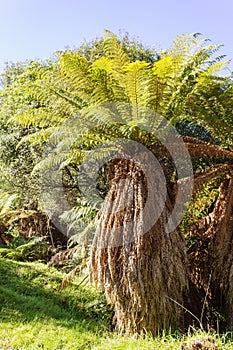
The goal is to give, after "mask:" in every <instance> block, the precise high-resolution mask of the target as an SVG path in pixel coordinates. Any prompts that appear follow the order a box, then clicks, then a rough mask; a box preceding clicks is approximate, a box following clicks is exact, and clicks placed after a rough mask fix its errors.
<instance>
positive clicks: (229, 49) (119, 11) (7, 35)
mask: <svg viewBox="0 0 233 350" xmlns="http://www.w3.org/2000/svg"><path fill="white" fill-rule="evenodd" d="M232 14H233V1H232V0H221V1H216V0H215V1H213V0H202V1H201V0H174V1H173V0H168V1H166V0H164V1H163V0H159V1H157V0H154V1H153V0H141V1H138V0H115V1H114V0H97V1H94V0H82V1H80V0H0V70H2V69H3V66H4V62H6V61H12V62H17V61H22V60H26V59H34V58H41V59H44V58H49V57H50V56H51V55H52V53H53V52H54V51H57V50H63V49H65V48H66V47H67V46H69V47H71V48H73V47H78V46H79V44H80V43H81V41H83V40H84V39H87V40H90V39H93V38H95V37H97V36H101V35H102V34H103V30H104V29H105V28H106V29H109V30H111V31H113V32H115V33H118V32H119V30H120V29H121V30H125V31H127V32H129V34H130V35H131V36H133V37H139V39H141V41H142V42H144V43H145V44H146V45H149V46H152V47H154V48H156V49H160V48H162V49H166V48H167V47H169V46H170V45H171V43H172V41H173V40H174V39H175V37H176V35H178V34H181V33H193V32H201V33H202V34H203V36H204V37H207V38H209V39H211V41H212V42H213V43H215V44H219V43H223V44H224V48H223V49H222V50H221V53H223V54H226V55H227V58H229V59H232V60H233V25H232V23H233V21H232V16H233V15H232ZM230 69H231V70H233V62H232V63H231V64H230Z"/></svg>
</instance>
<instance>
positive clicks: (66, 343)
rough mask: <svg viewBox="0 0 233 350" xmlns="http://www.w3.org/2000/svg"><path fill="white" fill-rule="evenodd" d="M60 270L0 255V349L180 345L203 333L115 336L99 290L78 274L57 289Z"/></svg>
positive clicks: (221, 344)
mask: <svg viewBox="0 0 233 350" xmlns="http://www.w3.org/2000/svg"><path fill="white" fill-rule="evenodd" d="M63 276H64V274H63V273H62V272H60V271H58V270H56V269H54V268H52V269H50V270H49V269H48V268H47V266H46V265H44V264H41V263H22V262H15V261H10V260H6V259H0V327H1V332H0V349H33V350H34V349H51V350H53V349H72V350H75V349H180V347H181V344H182V343H183V342H188V343H190V342H192V341H194V339H197V338H198V339H200V338H206V337H207V336H208V335H206V334H203V333H200V334H195V335H193V337H192V338H184V337H182V336H181V335H177V336H175V335H170V336H161V337H159V338H157V339H156V340H153V339H152V338H150V337H149V336H148V337H146V338H145V339H135V338H133V337H131V338H129V337H120V336H118V335H116V334H115V333H114V332H112V331H111V330H110V321H109V320H110V318H111V311H110V310H109V309H108V307H107V306H106V304H105V301H104V298H103V296H102V295H101V293H100V292H99V291H97V290H96V289H95V288H94V287H93V286H90V285H89V284H86V285H84V283H83V284H81V285H80V281H81V280H80V279H79V278H76V279H75V280H74V282H73V283H72V284H71V285H69V286H68V287H67V288H66V289H64V290H63V291H61V292H58V291H57V288H58V286H59V284H60V282H61V280H62V278H63ZM211 339H212V340H213V341H214V342H215V345H216V346H217V348H219V349H229V350H230V349H232V348H233V343H231V341H230V340H231V339H230V334H229V335H228V336H227V335H225V336H222V337H220V336H217V335H212V336H211ZM187 346H189V345H188V344H187Z"/></svg>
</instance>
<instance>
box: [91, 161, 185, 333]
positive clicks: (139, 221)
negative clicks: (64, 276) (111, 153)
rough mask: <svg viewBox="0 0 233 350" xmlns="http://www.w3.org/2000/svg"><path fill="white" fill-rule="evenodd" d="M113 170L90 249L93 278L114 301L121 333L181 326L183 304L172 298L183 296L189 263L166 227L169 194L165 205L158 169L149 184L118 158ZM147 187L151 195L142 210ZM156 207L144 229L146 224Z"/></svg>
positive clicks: (181, 245)
mask: <svg viewBox="0 0 233 350" xmlns="http://www.w3.org/2000/svg"><path fill="white" fill-rule="evenodd" d="M112 174H113V175H112V179H111V183H110V190H109V192H108V195H107V196H106V198H105V202H104V204H103V207H102V210H101V212H100V214H99V217H98V225H97V230H96V234H95V238H94V244H93V248H92V252H91V263H90V271H91V277H92V280H94V281H96V282H98V283H99V284H100V286H101V287H102V289H103V290H104V292H105V294H106V297H107V300H108V301H109V302H110V303H111V304H112V305H113V306H114V309H115V318H116V325H117V328H118V330H119V332H120V333H123V332H124V333H125V332H126V333H135V332H137V333H142V332H143V331H150V332H152V334H154V335H155V334H156V333H157V331H158V330H159V329H161V328H163V329H164V328H166V329H168V328H172V329H175V328H178V327H183V326H184V323H185V322H184V309H183V308H182V307H180V306H179V305H178V304H177V303H179V304H184V303H186V301H187V296H188V288H189V287H188V277H187V276H188V273H187V265H188V264H187V260H186V250H185V242H184V239H183V237H182V236H181V234H180V232H179V231H178V230H175V231H174V232H172V233H170V234H169V233H166V230H165V225H166V222H167V219H168V216H169V213H170V212H171V209H172V205H171V200H170V198H168V196H167V198H166V203H165V205H164V203H162V201H161V198H160V197H159V196H160V194H159V193H160V192H159V188H160V187H161V186H162V185H163V183H162V181H164V179H163V178H161V176H160V174H159V172H158V174H154V183H150V184H148V183H147V180H146V178H145V175H144V173H143V172H142V171H141V170H140V169H139V168H138V166H137V165H135V164H134V163H133V162H129V161H126V160H121V161H118V162H117V163H116V164H115V166H114V171H112ZM149 191H150V193H152V195H153V196H154V197H153V198H152V199H151V200H150V208H149V210H148V208H147V210H145V208H146V201H147V197H148V192H149ZM161 205H162V206H163V208H161V207H160V206H161ZM160 210H161V211H162V213H161V215H160V217H159V219H158V220H155V221H156V222H154V223H153V225H152V226H151V227H150V228H148V230H147V227H146V225H145V223H146V222H148V220H149V221H151V217H153V216H154V217H156V216H157V214H158V213H157V212H158V211H160ZM149 216H150V217H149Z"/></svg>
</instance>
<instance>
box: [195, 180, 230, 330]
mask: <svg viewBox="0 0 233 350" xmlns="http://www.w3.org/2000/svg"><path fill="white" fill-rule="evenodd" d="M219 191H220V193H219V196H218V199H217V202H216V204H215V208H214V211H213V212H212V213H211V214H210V215H208V216H207V217H206V218H204V220H203V221H202V222H201V223H199V224H198V225H197V226H196V227H195V229H194V230H193V232H192V234H193V235H194V236H195V237H196V239H197V243H196V244H195V245H194V246H193V247H192V251H191V252H190V254H189V261H190V270H191V278H192V282H193V283H194V284H195V286H196V288H197V290H199V291H202V292H201V293H200V295H201V294H202V298H203V299H202V303H203V302H204V299H205V300H206V305H205V315H204V317H205V318H206V320H205V322H206V323H207V324H208V325H211V326H213V327H216V315H217V319H218V321H220V325H221V326H222V329H226V328H227V329H232V328H233V250H232V243H233V177H232V176H231V177H230V176H227V177H226V178H225V180H224V181H223V182H222V184H221V186H220V189H219ZM219 316H220V319H219Z"/></svg>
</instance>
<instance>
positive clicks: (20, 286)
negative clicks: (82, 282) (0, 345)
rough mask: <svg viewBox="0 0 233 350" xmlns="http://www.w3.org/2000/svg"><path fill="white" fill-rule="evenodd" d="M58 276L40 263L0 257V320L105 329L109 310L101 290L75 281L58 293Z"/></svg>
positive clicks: (90, 329) (59, 277)
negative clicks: (21, 261)
mask: <svg viewBox="0 0 233 350" xmlns="http://www.w3.org/2000/svg"><path fill="white" fill-rule="evenodd" d="M61 279H62V274H61V273H59V272H58V271H56V270H55V269H53V270H52V271H51V272H50V271H48V269H47V267H46V266H44V265H42V264H38V263H36V264H35V263H19V262H15V261H9V260H5V259H0V322H11V323H18V322H22V323H26V322H32V321H35V320H37V321H41V322H43V321H46V322H48V321H49V322H53V323H55V324H59V325H62V326H65V327H73V326H74V325H75V326H76V327H77V326H78V327H79V328H80V330H81V329H83V330H84V331H86V330H88V331H93V332H96V331H98V333H99V332H101V330H102V331H104V330H106V329H107V328H108V325H109V320H110V318H111V312H110V311H108V308H107V306H106V305H105V302H104V299H103V297H102V296H101V294H100V293H99V292H97V291H95V290H93V289H88V287H85V288H77V286H75V285H73V286H71V287H69V288H68V289H67V290H64V291H62V293H58V292H57V290H56V289H57V286H58V285H59V284H60V282H61ZM106 312H107V315H109V317H106ZM106 318H107V319H106Z"/></svg>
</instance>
